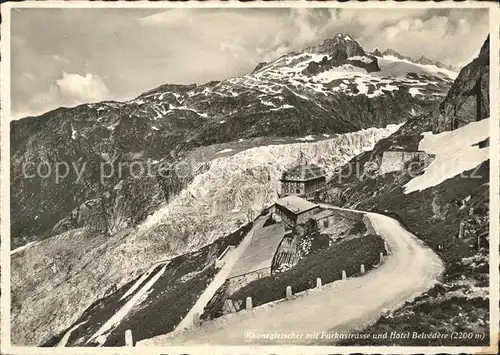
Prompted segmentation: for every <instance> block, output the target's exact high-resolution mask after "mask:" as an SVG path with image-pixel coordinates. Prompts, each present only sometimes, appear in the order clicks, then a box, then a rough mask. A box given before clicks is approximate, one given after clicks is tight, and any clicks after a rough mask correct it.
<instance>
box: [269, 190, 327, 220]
mask: <svg viewBox="0 0 500 355" xmlns="http://www.w3.org/2000/svg"><path fill="white" fill-rule="evenodd" d="M274 207H275V212H276V213H277V214H278V215H279V216H280V217H281V218H282V219H283V221H284V222H285V223H286V225H287V226H288V227H293V226H295V225H297V224H304V223H306V221H307V220H308V219H309V218H311V217H312V216H313V215H314V214H316V213H318V212H319V209H320V208H319V206H318V205H317V204H315V203H312V202H309V201H307V200H304V199H303V198H300V197H297V196H293V195H291V196H287V197H284V198H282V199H279V200H278V201H276V204H275V205H274Z"/></svg>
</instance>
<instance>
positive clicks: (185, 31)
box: [11, 8, 488, 118]
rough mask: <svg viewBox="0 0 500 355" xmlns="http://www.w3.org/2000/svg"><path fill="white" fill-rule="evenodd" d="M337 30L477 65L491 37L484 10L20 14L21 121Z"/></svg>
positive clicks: (218, 75)
mask: <svg viewBox="0 0 500 355" xmlns="http://www.w3.org/2000/svg"><path fill="white" fill-rule="evenodd" d="M338 32H343V33H347V34H349V35H350V36H352V37H353V38H355V39H356V40H357V41H358V42H359V43H360V44H361V45H362V46H363V47H364V48H365V50H369V51H371V50H373V49H375V48H379V49H380V50H385V49H386V48H392V49H394V50H396V51H398V52H400V53H401V54H403V55H409V56H412V57H419V56H420V55H422V54H424V55H426V56H427V57H429V58H431V59H433V60H439V61H441V62H443V63H446V64H452V65H464V64H467V63H468V62H469V61H470V60H471V59H473V58H474V57H475V56H476V55H477V53H478V52H479V49H480V47H481V45H482V44H483V41H484V40H485V38H486V36H487V34H488V12H487V10H481V9H454V10H448V9H434V10H429V9H411V10H408V9H399V10H391V9H380V10H375V9H363V10H360V9H357V10H354V9H349V10H348V9H344V10H339V9H336V10H335V9H303V8H302V9H298V8H297V9H263V8H261V9H249V8H247V9H224V10H222V9H171V10H164V9H163V10H162V9H155V10H153V9H13V10H12V29H11V34H12V42H11V54H12V60H11V63H12V76H11V79H12V86H11V93H12V111H13V115H14V117H15V118H19V117H24V116H26V115H33V114H40V113H43V112H45V111H48V110H50V109H53V108H56V107H59V106H73V105H76V104H79V103H84V102H95V101H101V100H110V99H115V100H126V99H131V98H133V97H135V96H137V95H139V94H140V93H142V92H144V91H146V90H149V89H152V88H154V87H156V86H159V85H161V84H165V83H186V84H188V83H204V82H206V81H209V80H221V79H225V78H228V77H231V76H235V75H240V74H245V73H247V72H249V71H251V70H252V69H253V68H254V67H255V66H256V65H257V63H258V62H260V61H269V60H273V59H275V58H277V57H279V56H280V55H282V54H284V53H287V52H289V51H292V50H296V49H300V48H303V47H305V46H307V45H311V44H314V43H317V42H320V41H321V40H323V39H325V38H329V37H332V36H334V35H335V34H336V33H338Z"/></svg>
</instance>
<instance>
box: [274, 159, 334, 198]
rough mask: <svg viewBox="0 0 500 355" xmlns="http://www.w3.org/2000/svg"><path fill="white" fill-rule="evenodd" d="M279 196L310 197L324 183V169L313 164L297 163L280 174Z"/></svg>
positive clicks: (321, 187)
mask: <svg viewBox="0 0 500 355" xmlns="http://www.w3.org/2000/svg"><path fill="white" fill-rule="evenodd" d="M280 181H281V197H286V196H290V195H295V196H299V197H304V198H307V199H312V198H314V197H315V196H316V193H317V192H319V191H320V190H322V189H323V188H324V187H325V184H326V174H325V171H324V170H323V169H322V168H321V167H319V166H317V165H315V164H307V165H298V166H296V167H294V168H292V169H289V170H287V171H285V172H284V173H283V174H282V175H281V180H280Z"/></svg>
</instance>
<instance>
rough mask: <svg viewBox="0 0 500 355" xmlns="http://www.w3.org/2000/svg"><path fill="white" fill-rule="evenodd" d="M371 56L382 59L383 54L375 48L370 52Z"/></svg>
mask: <svg viewBox="0 0 500 355" xmlns="http://www.w3.org/2000/svg"><path fill="white" fill-rule="evenodd" d="M372 54H373V55H374V56H375V57H383V54H382V53H381V52H380V51H379V50H378V48H375V50H374V51H373V52H372Z"/></svg>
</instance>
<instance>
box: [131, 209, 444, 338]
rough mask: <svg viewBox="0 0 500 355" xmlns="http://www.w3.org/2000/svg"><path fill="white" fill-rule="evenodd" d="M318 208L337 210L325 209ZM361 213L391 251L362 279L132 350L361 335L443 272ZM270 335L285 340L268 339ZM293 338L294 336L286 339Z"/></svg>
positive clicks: (388, 225)
mask: <svg viewBox="0 0 500 355" xmlns="http://www.w3.org/2000/svg"><path fill="white" fill-rule="evenodd" d="M322 207H323V208H331V209H335V208H336V207H334V206H330V205H325V204H322ZM356 212H361V211H356ZM363 213H366V215H367V216H368V217H369V219H370V221H371V223H372V225H373V227H374V229H375V230H376V231H377V233H378V234H379V235H380V236H381V237H383V238H384V240H385V241H386V242H387V246H388V248H389V250H390V254H389V255H388V256H387V257H385V259H384V262H383V263H382V264H381V265H380V266H378V267H377V268H374V269H373V270H371V271H370V272H368V273H366V274H365V275H364V276H362V277H355V278H348V279H347V280H340V281H336V282H334V283H331V284H328V285H325V286H323V288H321V289H319V290H310V291H306V292H305V294H304V295H302V296H300V297H297V298H295V299H292V300H289V301H283V300H280V301H276V302H273V303H270V304H267V305H263V306H260V307H256V308H254V309H253V310H251V311H246V310H245V311H241V312H238V313H236V314H230V315H227V316H224V317H220V318H217V319H214V320H212V321H208V322H204V323H203V324H202V326H201V327H200V328H195V329H190V330H187V331H185V332H181V333H176V334H165V335H160V336H157V337H154V338H151V339H146V340H143V341H141V342H138V343H137V346H164V345H186V344H192V345H195V344H213V345H245V344H246V345H249V344H266V345H274V344H321V343H322V339H318V338H316V339H310V338H309V339H308V338H306V337H305V336H300V334H311V333H316V332H318V333H320V334H321V333H323V332H325V333H328V334H332V333H335V332H337V333H343V334H346V333H352V332H355V331H361V330H362V328H363V327H364V326H366V325H367V324H369V323H372V322H374V321H376V320H377V319H378V317H380V315H381V314H383V313H385V312H387V311H388V310H394V309H397V308H399V307H400V306H401V305H402V304H403V303H404V302H406V301H408V300H411V299H413V298H414V297H416V296H418V295H420V294H422V293H423V292H425V291H427V290H428V289H429V288H430V287H431V286H432V285H433V284H434V282H435V280H436V279H437V278H438V277H439V276H440V274H441V273H442V272H443V270H444V267H443V264H442V261H441V260H440V259H439V257H438V256H437V255H436V254H435V253H434V252H433V251H432V250H431V249H430V248H429V247H428V246H427V245H425V243H424V242H422V241H421V240H419V239H418V238H417V237H415V236H414V235H413V234H411V233H410V232H408V231H407V230H406V229H404V227H402V226H401V224H400V223H399V222H398V221H396V220H395V219H393V218H390V217H387V216H384V215H381V214H377V213H368V212H363ZM275 332H277V333H281V334H284V335H286V337H275V338H274V339H270V338H269V337H267V335H269V334H272V333H275ZM294 334H296V335H298V336H297V337H293V338H290V336H293V335H294ZM258 335H261V336H262V335H264V338H262V337H260V338H257V336H258ZM266 337H267V338H266ZM323 341H328V342H329V343H331V342H332V340H331V339H323Z"/></svg>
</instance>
